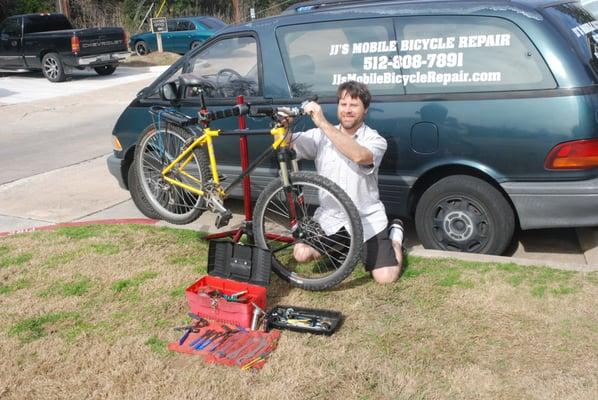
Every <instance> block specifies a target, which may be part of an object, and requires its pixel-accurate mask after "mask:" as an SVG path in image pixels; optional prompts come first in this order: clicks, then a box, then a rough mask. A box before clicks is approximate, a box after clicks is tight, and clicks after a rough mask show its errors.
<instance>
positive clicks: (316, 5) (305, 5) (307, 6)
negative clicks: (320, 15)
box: [282, 0, 372, 14]
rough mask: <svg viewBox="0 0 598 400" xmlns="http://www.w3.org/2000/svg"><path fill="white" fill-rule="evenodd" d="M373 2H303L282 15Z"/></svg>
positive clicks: (346, 0)
mask: <svg viewBox="0 0 598 400" xmlns="http://www.w3.org/2000/svg"><path fill="white" fill-rule="evenodd" d="M371 2H372V1H371V0H310V1H302V2H301V3H296V4H293V5H292V6H290V7H288V8H287V9H285V10H284V11H283V12H282V14H294V13H302V12H308V11H313V10H317V9H321V8H327V7H334V6H339V5H346V4H355V3H371Z"/></svg>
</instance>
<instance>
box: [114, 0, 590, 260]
mask: <svg viewBox="0 0 598 400" xmlns="http://www.w3.org/2000/svg"><path fill="white" fill-rule="evenodd" d="M336 3H339V4H335V3H334V2H332V3H330V2H311V3H307V4H306V3H303V4H301V5H299V6H294V7H293V8H292V9H290V10H287V12H286V13H285V15H282V16H277V17H274V18H268V19H263V20H257V21H253V22H249V23H245V24H240V25H236V26H229V27H227V28H225V29H223V30H222V31H221V32H219V34H218V35H216V36H214V37H212V38H211V39H210V40H208V41H207V42H205V43H204V44H203V45H202V46H200V47H199V48H197V49H195V50H193V51H191V52H189V53H188V54H187V55H186V56H185V57H182V58H181V60H179V61H178V62H177V63H175V64H173V65H172V66H171V67H170V68H169V69H168V70H167V71H166V72H164V73H163V74H162V75H161V76H160V77H159V78H158V79H156V80H155V81H154V82H153V83H152V84H151V85H150V86H148V87H147V88H145V89H144V90H142V91H141V92H140V93H139V94H138V96H137V97H136V98H135V99H134V100H133V101H132V102H131V104H130V105H129V106H128V107H127V109H126V110H125V111H124V112H123V113H122V115H121V116H120V118H119V119H118V121H117V123H116V126H115V127H114V130H113V132H112V134H113V142H114V143H115V148H114V154H113V155H112V156H111V157H110V158H109V160H108V167H109V169H110V171H111V172H112V174H113V175H114V176H115V177H116V178H117V179H118V181H119V182H120V184H121V185H122V186H123V187H125V188H129V189H130V190H131V196H132V197H133V200H135V202H136V204H137V205H138V207H140V209H141V210H142V211H143V212H145V213H146V214H148V215H151V213H152V211H151V210H148V209H147V208H144V206H143V204H144V202H143V201H140V199H141V200H143V198H142V197H141V196H142V194H141V193H140V192H139V189H138V188H137V187H136V182H135V181H134V180H135V176H132V174H130V171H131V170H132V169H131V168H130V166H131V162H132V160H133V155H134V152H135V145H136V143H137V139H138V137H139V135H140V133H141V132H142V131H143V130H144V129H146V127H148V126H149V125H150V124H152V119H151V116H150V113H149V112H148V108H149V107H150V106H152V105H168V103H167V102H165V101H163V100H161V99H160V96H159V94H158V89H159V87H160V86H161V85H162V84H164V83H165V82H169V81H175V80H176V79H177V77H178V76H179V74H181V73H192V74H196V75H199V76H202V77H203V78H204V79H206V80H209V81H210V82H212V84H211V85H210V87H212V86H213V87H212V88H211V89H209V90H207V92H206V95H207V96H208V98H207V101H208V104H209V107H210V108H212V109H215V110H217V109H218V108H219V107H222V106H230V105H232V104H234V103H235V98H236V96H237V95H244V96H245V100H246V101H248V102H251V103H252V104H268V105H296V104H299V103H300V102H301V101H303V100H304V99H305V98H306V97H308V96H311V95H312V94H318V95H319V102H320V103H321V104H322V107H323V109H324V111H325V113H326V115H327V117H328V118H329V119H330V120H331V121H334V120H336V102H337V100H336V97H335V90H336V88H337V86H338V84H339V83H341V82H345V81H347V80H357V81H360V82H364V83H366V84H368V85H369V88H370V90H371V92H372V95H373V98H372V103H371V105H370V107H369V110H368V116H367V119H366V123H367V124H368V125H369V126H371V127H373V128H375V129H377V130H378V131H379V132H380V133H381V134H382V135H383V136H384V137H385V138H386V140H387V142H388V150H387V152H386V155H385V157H384V160H383V162H382V165H381V168H380V179H379V184H380V194H381V199H382V201H383V202H384V203H385V205H386V207H387V212H388V213H389V214H391V215H395V216H400V217H405V218H411V219H414V220H415V226H416V228H417V233H418V237H419V239H420V240H421V242H422V243H423V245H424V246H425V247H426V248H433V249H444V250H458V251H464V252H477V253H491V254H501V253H503V252H504V251H505V249H506V248H507V247H508V246H509V244H510V243H511V241H512V237H513V233H514V231H515V229H516V228H517V227H519V228H521V229H523V230H527V229H537V228H556V227H580V226H597V225H598V118H597V117H596V116H597V115H598V89H596V88H597V87H598V52H597V51H596V49H597V46H598V41H597V36H598V35H596V33H597V32H598V24H597V23H596V22H595V21H594V18H593V17H592V15H591V14H590V13H589V12H588V11H586V10H585V9H583V8H582V7H581V6H580V4H579V3H571V2H569V1H554V0H546V1H540V0H533V1H532V0H529V1H524V0H517V1H499V0H495V1H492V0H486V1H475V2H473V1H434V2H429V1H409V2H404V1H366V2H348V3H347V2H343V3H341V2H336ZM184 96H185V98H184V99H183V100H182V102H181V104H180V105H179V108H180V110H181V111H182V112H184V113H187V114H188V115H193V114H194V113H196V112H197V110H198V105H199V101H198V98H197V97H194V96H193V93H185V94H184ZM217 122H218V123H217V124H215V126H216V127H220V128H223V129H230V128H235V127H236V124H237V122H236V121H235V120H234V119H228V120H220V121H217ZM267 123H268V121H264V120H261V119H256V118H250V119H248V126H249V127H253V128H263V127H265V126H266V124H267ZM297 125H298V127H296V128H295V130H297V129H301V130H303V129H307V128H310V127H311V126H312V125H311V121H310V120H309V118H307V117H303V119H300V120H299V121H297ZM249 140H250V146H251V147H250V149H251V154H254V155H256V154H259V153H260V152H261V151H262V149H263V148H264V147H265V146H267V145H268V144H269V143H270V139H269V138H267V137H259V136H258V137H250V138H249ZM215 146H216V154H217V157H218V160H219V165H223V166H224V167H225V168H222V170H223V172H224V173H234V172H237V173H238V171H239V151H238V145H237V138H235V137H231V136H221V137H219V138H218V140H217V141H216V142H215ZM271 162H272V163H275V162H276V160H271ZM272 165H274V164H272ZM269 167H270V165H265V166H264V168H262V169H260V170H259V171H258V173H257V174H255V175H252V183H254V184H257V185H256V187H257V188H259V187H260V186H262V185H264V184H266V183H267V182H268V181H269V180H270V179H272V177H273V176H274V173H275V171H276V169H275V168H269ZM309 167H310V166H309V165H306V164H304V168H309ZM133 175H134V174H133ZM236 193H237V194H238V195H240V192H236Z"/></svg>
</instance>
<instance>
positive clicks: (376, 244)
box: [361, 229, 398, 271]
mask: <svg viewBox="0 0 598 400" xmlns="http://www.w3.org/2000/svg"><path fill="white" fill-rule="evenodd" d="M361 259H362V260H363V264H364V265H365V270H366V271H372V270H375V269H376V268H382V267H393V266H396V265H398V262H397V257H396V255H395V250H394V248H393V247H392V240H390V238H389V237H388V230H387V229H384V230H383V231H382V232H380V233H379V234H377V235H376V236H373V237H371V238H369V239H368V240H367V242H365V243H364V244H363V250H361Z"/></svg>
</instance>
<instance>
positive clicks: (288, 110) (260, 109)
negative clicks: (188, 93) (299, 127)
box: [199, 96, 318, 121]
mask: <svg viewBox="0 0 598 400" xmlns="http://www.w3.org/2000/svg"><path fill="white" fill-rule="evenodd" d="M317 100H318V97H317V96H314V97H312V98H310V99H309V100H305V101H303V102H302V103H301V105H300V106H299V107H272V106H252V105H250V104H247V103H243V104H237V105H236V106H234V107H231V108H227V109H224V110H218V111H207V110H204V111H200V112H199V115H200V119H201V120H203V121H215V120H217V119H223V118H229V117H239V116H241V115H248V114H249V115H251V116H254V117H258V116H271V117H273V118H275V117H298V116H300V115H304V111H303V108H304V107H305V105H306V104H307V103H309V102H310V101H317Z"/></svg>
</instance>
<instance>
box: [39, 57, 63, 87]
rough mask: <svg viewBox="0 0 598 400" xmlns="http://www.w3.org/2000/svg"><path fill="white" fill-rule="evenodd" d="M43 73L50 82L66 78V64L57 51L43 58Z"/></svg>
mask: <svg viewBox="0 0 598 400" xmlns="http://www.w3.org/2000/svg"><path fill="white" fill-rule="evenodd" d="M42 73H43V74H44V76H45V77H46V79H47V80H49V81H50V82H62V81H64V80H65V79H66V73H65V71H64V65H63V64H62V60H61V59H60V56H59V55H58V54H57V53H48V54H46V55H45V56H44V57H43V58H42Z"/></svg>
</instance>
